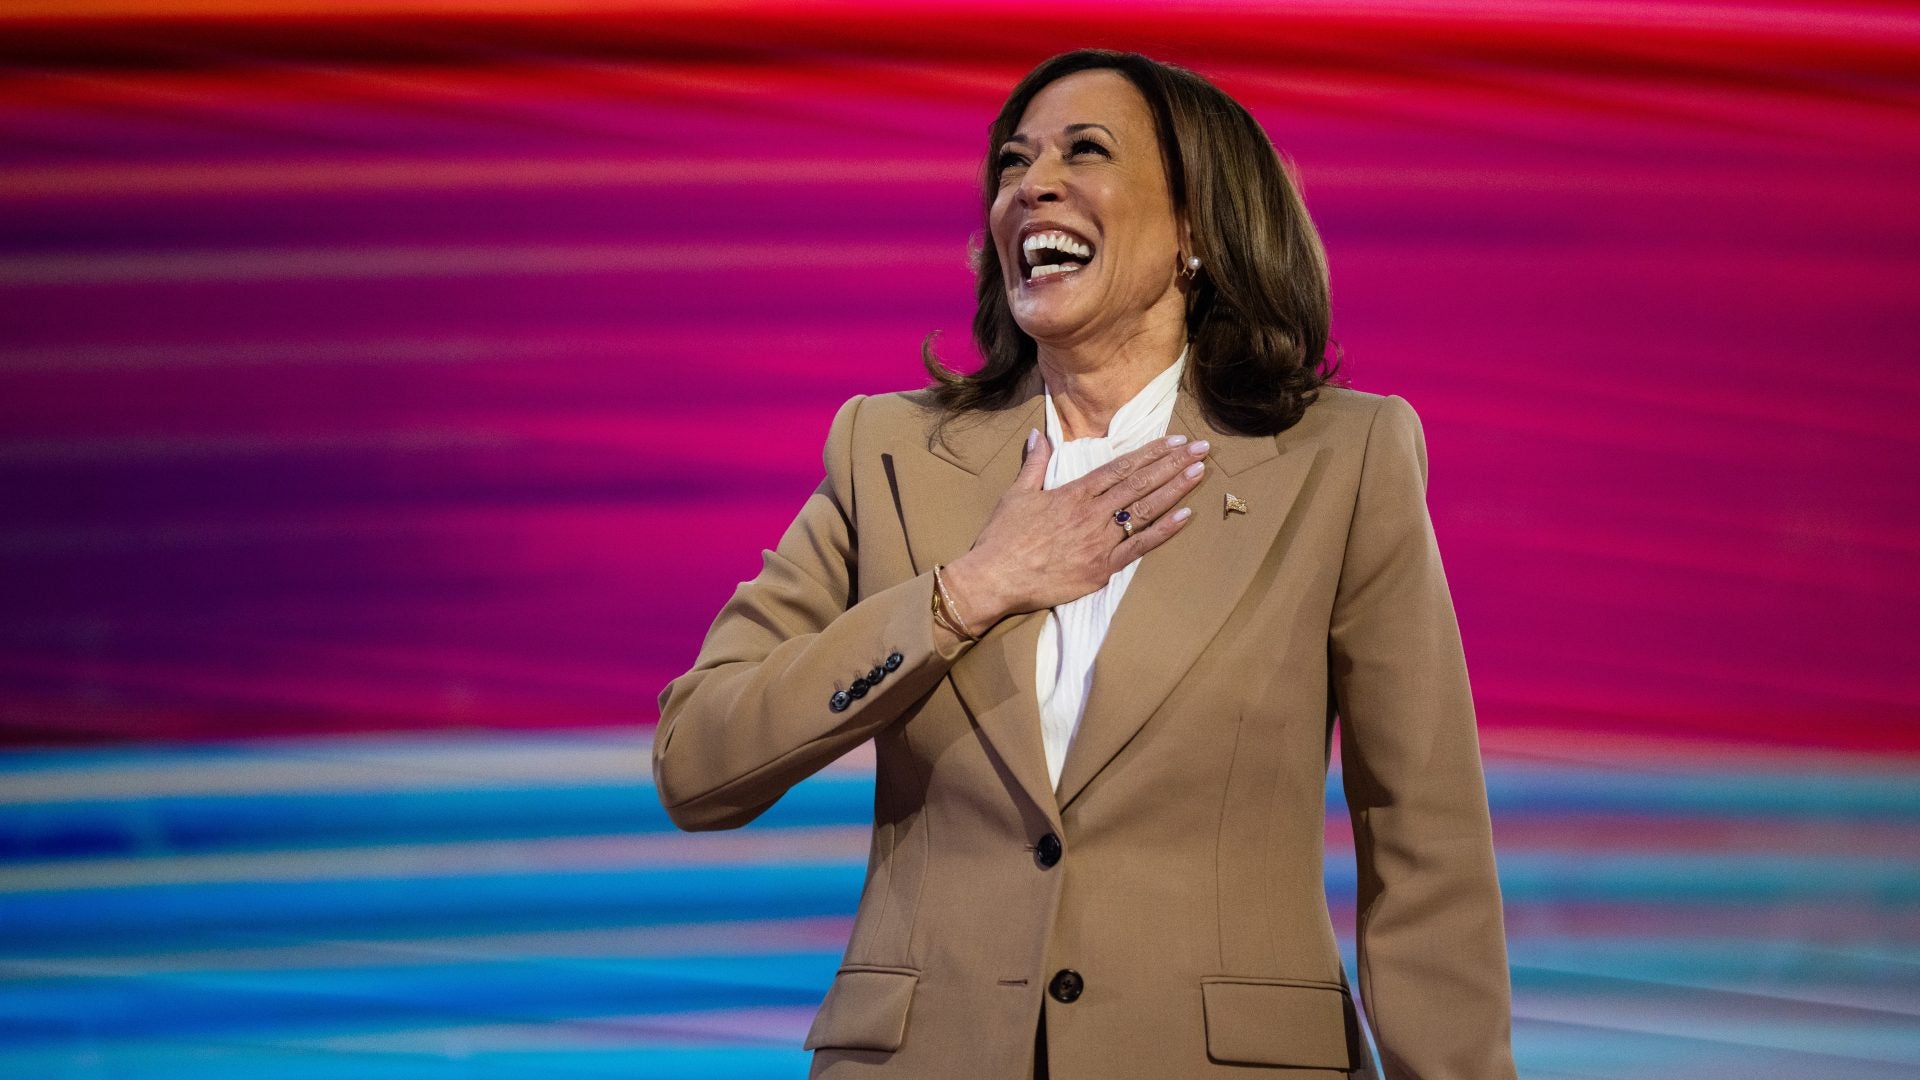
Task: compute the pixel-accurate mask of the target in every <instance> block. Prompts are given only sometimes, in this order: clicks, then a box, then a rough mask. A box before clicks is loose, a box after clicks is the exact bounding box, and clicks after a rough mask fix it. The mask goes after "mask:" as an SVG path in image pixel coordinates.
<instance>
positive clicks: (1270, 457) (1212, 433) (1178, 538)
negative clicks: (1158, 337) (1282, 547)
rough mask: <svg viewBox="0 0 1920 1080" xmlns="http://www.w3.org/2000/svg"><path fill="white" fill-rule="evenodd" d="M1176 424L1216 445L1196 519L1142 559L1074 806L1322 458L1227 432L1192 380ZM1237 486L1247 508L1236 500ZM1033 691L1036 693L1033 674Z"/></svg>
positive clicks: (1067, 795) (1182, 670) (1078, 746)
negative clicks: (1209, 414) (1198, 399)
mask: <svg viewBox="0 0 1920 1080" xmlns="http://www.w3.org/2000/svg"><path fill="white" fill-rule="evenodd" d="M1171 432H1172V433H1179V432H1185V433H1186V434H1187V435H1188V436H1190V437H1192V438H1193V439H1195V440H1199V439H1206V440H1208V441H1209V442H1210V443H1212V448H1211V450H1210V452H1209V454H1208V457H1207V462H1208V464H1207V472H1206V475H1205V476H1204V477H1202V479H1201V481H1200V484H1199V486H1198V487H1196V488H1194V489H1193V491H1192V492H1190V493H1189V494H1188V495H1187V498H1186V499H1185V500H1183V504H1184V505H1187V506H1191V507H1193V518H1192V520H1190V521H1188V522H1187V524H1186V525H1185V526H1184V527H1183V528H1182V529H1181V530H1180V532H1179V533H1177V534H1176V535H1175V536H1174V537H1173V538H1172V539H1171V540H1168V541H1167V542H1166V543H1165V544H1162V545H1161V546H1160V547H1158V548H1155V549H1154V550H1152V551H1150V552H1148V553H1147V554H1145V555H1144V556H1141V558H1140V562H1139V568H1138V569H1137V570H1136V571H1135V572H1134V576H1133V580H1132V581H1131V582H1129V583H1128V585H1127V592H1126V595H1125V596H1123V597H1122V598H1121V600H1120V606H1119V608H1117V609H1116V610H1115V611H1114V616H1113V622H1112V624H1111V625H1110V626H1109V627H1108V630H1107V636H1106V639H1105V641H1104V642H1102V644H1101V646H1100V653H1099V657H1098V659H1097V660H1096V661H1095V663H1094V667H1093V681H1092V683H1093V684H1092V687H1091V688H1090V689H1089V691H1088V694H1087V704H1086V711H1085V713H1084V714H1083V715H1082V717H1081V721H1080V727H1079V730H1078V731H1077V732H1076V733H1075V735H1074V739H1073V745H1072V746H1071V747H1070V748H1069V749H1068V751H1067V759H1066V763H1065V765H1064V767H1063V770H1062V773H1061V776H1060V789H1059V791H1058V793H1057V798H1058V802H1059V806H1060V808H1061V810H1062V811H1064V810H1065V809H1066V807H1067V806H1068V805H1069V804H1070V803H1072V802H1073V800H1074V798H1075V797H1076V796H1078V795H1079V794H1080V792H1081V791H1083V790H1084V789H1085V788H1086V786H1087V784H1088V782H1089V781H1091V780H1092V779H1093V778H1094V776H1096V775H1097V774H1098V773H1099V772H1100V770H1101V769H1103V768H1105V767H1106V766H1107V763H1108V762H1110V761H1112V760H1113V758H1114V757H1115V756H1116V755H1118V754H1119V753H1120V751H1121V750H1122V749H1124V748H1125V747H1126V745H1127V743H1128V742H1129V741H1131V740H1132V738H1133V737H1134V735H1135V734H1136V733H1137V732H1138V731H1139V730H1140V728H1141V727H1142V726H1143V725H1144V724H1145V723H1146V722H1147V719H1148V718H1149V717H1151V716H1152V715H1153V713H1154V711H1155V710H1156V709H1158V708H1159V707H1160V704H1161V703H1162V702H1163V701H1165V700H1166V698H1167V695H1168V694H1170V693H1171V692H1172V691H1173V687H1174V685H1175V684H1176V683H1178V682H1179V681H1180V678H1181V677H1182V676H1183V675H1185V674H1186V673H1187V670H1188V669H1189V668H1191V667H1192V666H1193V664H1194V661H1196V660H1197V659H1199V657H1200V654H1201V652H1203V651H1204V650H1205V649H1206V648H1207V646H1208V645H1209V644H1210V643H1211V642H1212V640H1213V637H1214V635H1215V634H1216V633H1217V632H1218V631H1219V629H1220V627H1221V625H1222V624H1224V623H1225V622H1226V620H1227V617H1228V616H1229V615H1230V614H1232V612H1233V610H1234V608H1235V607H1236V606H1238V605H1239V604H1240V603H1241V602H1242V600H1243V597H1244V596H1245V594H1246V592H1247V587H1248V583H1249V581H1250V580H1251V579H1252V578H1253V577H1254V575H1255V573H1256V572H1257V571H1258V570H1259V568H1260V565H1261V563H1262V561H1263V560H1264V559H1265V558H1266V556H1267V553H1268V552H1269V551H1270V550H1271V549H1272V547H1273V543H1274V539H1275V537H1276V536H1277V535H1278V534H1279V532H1280V527H1281V525H1282V524H1283V523H1284V522H1285V521H1286V520H1287V518H1288V516H1289V511H1290V509H1291V508H1292V506H1293V502H1294V499H1295V498H1296V497H1297V496H1298V495H1299V493H1300V488H1301V486H1302V485H1303V484H1304V483H1305V482H1306V479H1307V474H1308V472H1309V471H1310V470H1311V465H1312V463H1313V460H1314V456H1315V455H1314V454H1313V453H1312V452H1311V451H1308V450H1305V449H1293V450H1291V451H1290V452H1284V453H1283V452H1282V451H1281V449H1280V447H1281V445H1282V444H1283V443H1284V442H1285V441H1286V440H1285V439H1284V437H1283V438H1282V439H1275V438H1274V437H1273V436H1254V437H1249V436H1243V435H1235V434H1231V433H1227V432H1222V431H1219V430H1218V429H1216V428H1214V427H1213V425H1212V424H1210V423H1208V422H1207V419H1206V417H1205V416H1204V415H1203V413H1202V411H1201V410H1200V409H1199V407H1198V406H1197V404H1196V403H1195V402H1194V400H1193V398H1192V397H1191V396H1190V395H1189V394H1188V393H1187V391H1186V389H1185V388H1184V387H1183V388H1182V389H1181V391H1180V394H1179V397H1178V399H1177V400H1176V401H1175V403H1174V411H1173V421H1172V424H1171ZM1229 494H1231V495H1233V496H1234V497H1235V498H1236V499H1238V500H1240V502H1241V503H1243V504H1244V505H1245V507H1246V509H1245V511H1244V512H1239V511H1232V512H1230V511H1229V510H1228V509H1227V506H1228V504H1227V496H1228V495H1229ZM1254 599H1255V601H1258V600H1259V599H1260V598H1259V597H1255V598H1254ZM1028 666H1029V668H1031V666H1032V661H1031V659H1029V661H1028ZM1027 691H1028V693H1029V694H1030V695H1031V694H1033V693H1034V690H1033V686H1032V679H1031V672H1029V679H1028V684H1027ZM1035 711H1036V715H1037V712H1038V710H1037V707H1036V710H1035Z"/></svg>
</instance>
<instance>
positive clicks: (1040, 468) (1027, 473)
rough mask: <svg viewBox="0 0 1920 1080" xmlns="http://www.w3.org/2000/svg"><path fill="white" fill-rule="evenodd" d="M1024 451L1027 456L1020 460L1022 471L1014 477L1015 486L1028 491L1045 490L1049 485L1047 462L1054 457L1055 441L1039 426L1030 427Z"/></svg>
mask: <svg viewBox="0 0 1920 1080" xmlns="http://www.w3.org/2000/svg"><path fill="white" fill-rule="evenodd" d="M1022 453H1024V454H1025V455H1026V457H1025V458H1023V459H1022V460H1021V462H1020V472H1019V474H1018V475H1016V476H1015V477H1014V480H1013V482H1014V486H1015V487H1020V488H1025V489H1026V490H1028V491H1040V490H1043V489H1044V488H1045V487H1046V486H1047V462H1048V461H1049V460H1050V459H1051V458H1052V457H1053V441H1052V440H1051V439H1048V438H1047V433H1046V432H1044V431H1041V430H1040V429H1039V428H1030V429H1028V432H1027V447H1026V449H1025V450H1023V451H1022Z"/></svg>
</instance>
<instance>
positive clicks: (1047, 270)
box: [1020, 229, 1093, 281]
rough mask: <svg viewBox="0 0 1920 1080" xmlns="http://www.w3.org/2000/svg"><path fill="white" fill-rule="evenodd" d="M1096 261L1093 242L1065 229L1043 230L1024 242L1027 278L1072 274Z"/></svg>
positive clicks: (1022, 257) (1022, 264)
mask: <svg viewBox="0 0 1920 1080" xmlns="http://www.w3.org/2000/svg"><path fill="white" fill-rule="evenodd" d="M1092 261H1093V245H1092V244H1090V243H1088V242H1087V241H1086V240H1084V239H1082V238H1081V237H1079V236H1076V235H1075V234H1073V233H1070V232H1068V231H1066V230H1065V229H1043V230H1041V231H1038V232H1034V233H1029V234H1028V235H1027V236H1025V237H1023V238H1022V239H1021V241H1020V272H1021V274H1022V275H1023V277H1024V278H1025V279H1026V280H1027V281H1041V280H1044V279H1046V278H1049V277H1052V276H1054V275H1055V274H1071V273H1073V272H1075V271H1077V270H1079V269H1080V268H1082V267H1084V266H1086V265H1087V264H1088V263H1090V262H1092Z"/></svg>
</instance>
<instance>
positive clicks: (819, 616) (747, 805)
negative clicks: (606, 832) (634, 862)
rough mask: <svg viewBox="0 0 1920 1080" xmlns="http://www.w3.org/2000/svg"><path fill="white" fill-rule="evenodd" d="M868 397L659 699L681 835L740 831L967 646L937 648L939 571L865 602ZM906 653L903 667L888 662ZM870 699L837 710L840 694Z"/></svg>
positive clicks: (909, 698)
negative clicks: (814, 482)
mask: <svg viewBox="0 0 1920 1080" xmlns="http://www.w3.org/2000/svg"><path fill="white" fill-rule="evenodd" d="M863 400H864V397H863V396H856V397H854V398H851V399H849V400H848V401H847V403H846V404H845V405H842V406H841V407H840V411H839V413H838V414H837V415H835V417H834V419H833V426H832V428H831V430H830V431H829V433H828V435H827V443H826V449H825V451H824V453H823V455H822V457H823V461H824V464H825V466H826V478H825V479H824V480H823V481H822V482H821V484H820V486H819V487H818V488H817V489H816V490H815V491H814V492H813V494H812V495H810V496H809V497H808V498H807V501H806V503H805V504H804V505H803V506H802V507H801V508H800V513H799V516H798V517H796V518H795V519H794V521H793V524H792V525H790V526H789V527H788V528H787V531H786V533H785V535H783V536H782V537H781V538H780V542H779V546H778V547H776V548H775V549H774V550H772V551H763V552H762V553H761V554H762V561H763V564H764V565H763V567H762V569H761V571H760V573H759V575H758V576H756V577H755V578H754V579H753V580H752V581H747V582H742V583H741V584H740V586H739V587H738V588H737V589H735V590H734V593H733V597H732V599H730V600H728V601H727V604H726V606H725V607H723V608H721V609H720V614H719V615H718V616H717V617H715V619H714V620H713V625H712V627H711V628H710V629H709V630H708V631H707V636H706V640H705V642H704V643H703V644H702V645H701V646H700V653H699V656H698V657H697V658H696V659H695V661H694V665H693V668H692V670H690V671H688V672H687V673H686V674H685V675H682V676H680V677H679V678H677V679H675V680H673V681H672V682H671V683H668V684H667V687H666V689H664V690H662V691H661V693H660V724H659V727H658V728H656V729H655V731H654V737H653V779H654V786H655V789H656V790H657V792H658V794H659V797H660V802H661V804H662V805H663V806H665V808H666V811H667V816H668V817H670V818H671V819H672V820H673V822H674V824H676V825H678V826H679V827H681V828H682V829H688V830H700V829H731V828H738V827H739V826H742V825H745V824H746V823H748V822H749V821H752V820H753V819H754V818H756V817H758V816H760V814H762V813H763V812H765V811H766V810H767V808H768V807H770V806H772V805H773V804H774V802H775V801H776V800H778V799H779V798H780V796H781V795H783V794H785V792H786V791H787V789H788V788H790V787H792V786H793V785H794V784H796V783H798V782H800V781H801V780H803V779H805V778H806V777H808V776H810V775H812V774H813V773H814V772H816V771H818V770H819V769H821V768H822V767H824V766H826V765H828V764H830V763H832V762H833V761H834V760H835V759H836V758H839V757H840V756H841V755H843V754H845V753H846V752H847V751H848V750H851V749H853V748H854V747H855V746H858V745H859V744H860V743H862V742H864V741H866V740H867V739H869V738H871V737H872V736H873V735H874V733H875V732H877V731H880V730H881V729H883V728H885V727H886V726H887V725H888V724H890V723H892V722H893V721H895V720H897V719H898V718H899V717H900V716H901V715H902V714H903V713H904V712H905V711H906V709H907V707H908V706H909V705H911V704H913V703H914V702H916V701H918V700H919V699H920V698H922V697H924V696H925V695H926V694H927V693H928V692H930V691H931V690H932V689H933V688H934V686H935V685H936V684H938V683H939V681H940V679H941V678H942V677H943V676H944V675H945V674H946V672H947V669H948V668H950V667H951V666H952V664H953V662H954V661H955V660H956V659H958V658H959V657H960V656H961V655H962V654H964V653H965V652H966V650H967V649H968V648H970V647H971V646H970V644H969V643H966V642H961V643H959V644H956V645H954V646H952V649H951V651H950V652H943V651H941V649H940V647H939V644H938V643H937V642H936V640H935V637H934V629H933V614H932V609H931V603H932V599H933V589H934V580H933V572H932V570H931V569H929V570H928V571H927V572H926V573H924V574H921V575H919V576H918V577H914V578H910V579H908V580H905V581H902V582H900V583H898V584H895V585H892V586H889V587H887V588H885V589H881V590H879V591H876V592H875V593H873V595H871V596H867V597H864V598H857V599H856V597H855V592H856V588H857V583H858V581H859V579H860V578H859V573H858V569H859V567H858V557H859V554H858V553H859V536H858V532H857V529H856V528H855V521H856V518H855V514H854V500H855V496H856V493H855V491H854V468H853V460H854V456H853V446H854V431H855V426H856V421H857V419H858V416H859V412H860V405H861V402H862V401H863ZM896 653H897V654H899V661H898V663H897V666H894V667H892V669H891V670H889V665H888V662H889V660H890V659H891V658H892V657H893V656H894V654H896ZM876 670H877V671H878V672H879V673H880V676H881V677H880V678H878V679H877V680H873V681H872V684H871V685H870V686H868V687H867V689H866V690H864V691H861V692H860V696H858V697H853V696H852V695H851V693H850V694H849V698H848V699H847V700H845V701H844V703H843V704H844V708H841V709H838V710H836V709H835V708H834V707H833V705H834V700H835V695H836V693H837V692H839V691H849V692H852V691H855V690H856V686H855V680H861V681H862V682H863V683H864V682H866V681H867V680H868V676H869V675H870V674H871V673H873V672H875V671H876Z"/></svg>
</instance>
